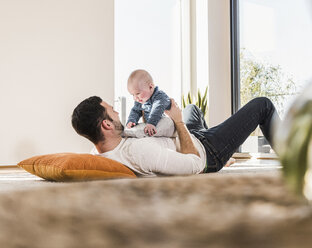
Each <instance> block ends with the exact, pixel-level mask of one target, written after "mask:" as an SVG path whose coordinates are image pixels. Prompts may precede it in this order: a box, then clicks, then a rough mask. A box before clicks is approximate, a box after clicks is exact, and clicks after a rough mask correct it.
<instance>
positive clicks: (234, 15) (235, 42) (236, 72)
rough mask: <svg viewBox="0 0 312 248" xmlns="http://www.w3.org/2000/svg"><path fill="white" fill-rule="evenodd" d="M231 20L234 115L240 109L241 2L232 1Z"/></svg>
mask: <svg viewBox="0 0 312 248" xmlns="http://www.w3.org/2000/svg"><path fill="white" fill-rule="evenodd" d="M230 20H231V110H232V115H233V114H234V113H236V112H237V111H238V109H239V108H240V58H239V56H240V41H239V35H240V32H239V0H230Z"/></svg>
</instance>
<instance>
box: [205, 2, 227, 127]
mask: <svg viewBox="0 0 312 248" xmlns="http://www.w3.org/2000/svg"><path fill="white" fill-rule="evenodd" d="M208 43H209V126H210V127H212V126H215V125H217V124H219V123H221V122H222V121H224V120H225V119H226V118H228V117H230V115H231V43H230V1H229V0H209V1H208Z"/></svg>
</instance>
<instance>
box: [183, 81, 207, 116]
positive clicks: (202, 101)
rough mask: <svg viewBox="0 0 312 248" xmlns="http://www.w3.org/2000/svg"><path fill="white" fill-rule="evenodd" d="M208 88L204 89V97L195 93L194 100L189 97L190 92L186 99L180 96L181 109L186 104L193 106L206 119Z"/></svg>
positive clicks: (198, 92)
mask: <svg viewBox="0 0 312 248" xmlns="http://www.w3.org/2000/svg"><path fill="white" fill-rule="evenodd" d="M207 93H208V86H207V87H206V89H205V92H204V95H203V96H202V94H201V93H200V91H199V90H198V91H197V95H196V98H195V99H193V97H192V96H191V92H188V93H187V96H186V99H184V95H183V96H182V107H183V108H185V107H186V105H188V104H195V105H196V106H197V107H198V108H199V109H200V110H201V111H202V112H203V114H204V117H205V118H207V117H208V95H207Z"/></svg>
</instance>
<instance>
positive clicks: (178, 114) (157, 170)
mask: <svg viewBox="0 0 312 248" xmlns="http://www.w3.org/2000/svg"><path fill="white" fill-rule="evenodd" d="M165 113H166V114H167V115H168V116H169V117H170V118H171V119H172V120H173V122H174V125H175V128H176V131H177V134H178V135H177V137H144V138H129V137H128V138H127V137H126V138H124V137H122V134H123V131H124V127H123V125H122V124H121V122H120V119H119V115H118V112H116V111H115V110H114V109H113V107H112V106H110V105H109V104H107V103H106V102H104V101H103V100H102V99H101V98H100V97H97V96H93V97H90V98H87V99H85V100H84V101H82V102H81V103H80V104H79V105H78V106H77V107H76V108H75V109H74V112H73V115H72V125H73V127H74V129H75V130H76V132H77V133H78V134H80V135H82V136H84V137H86V138H87V139H89V140H90V141H91V142H92V143H93V144H94V145H95V148H96V150H95V154H97V155H99V156H103V157H107V158H110V159H113V160H116V161H118V162H120V163H122V164H124V165H126V166H127V167H128V168H130V169H131V170H133V171H134V172H135V173H136V174H137V175H141V176H156V175H159V174H161V175H188V174H199V173H208V172H217V171H219V170H221V169H222V167H223V166H224V165H225V164H226V163H227V161H228V160H229V158H230V157H231V156H232V155H233V153H234V152H235V151H236V149H237V148H238V147H239V146H240V145H241V144H242V143H243V142H244V141H245V140H246V139H247V137H248V136H249V135H250V134H251V133H252V132H253V131H254V130H255V129H256V127H257V126H258V125H260V128H261V130H262V132H263V134H264V136H265V137H266V139H267V140H268V141H269V143H270V145H271V146H272V133H271V124H272V120H273V117H274V116H275V117H274V118H278V116H277V114H276V110H275V107H274V105H273V104H272V102H271V101H270V100H269V99H267V98H265V97H259V98H255V99H253V100H252V101H250V102H249V103H247V104H246V105H245V106H244V107H242V108H241V109H240V110H239V111H238V112H237V113H235V114H234V115H232V116H231V117H230V118H229V119H227V120H226V121H224V122H223V123H221V124H220V125H218V126H215V127H213V128H208V127H207V125H206V122H205V120H204V118H203V114H202V112H201V111H200V109H199V108H198V107H197V106H196V105H193V104H190V105H188V106H187V107H186V108H185V109H184V110H183V117H182V111H181V109H180V108H179V107H178V105H177V104H176V102H175V101H174V100H172V103H171V109H170V110H168V111H166V112H165Z"/></svg>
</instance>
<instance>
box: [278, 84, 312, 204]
mask: <svg viewBox="0 0 312 248" xmlns="http://www.w3.org/2000/svg"><path fill="white" fill-rule="evenodd" d="M311 94H312V85H310V87H308V88H307V89H305V91H304V92H303V93H302V94H301V95H300V96H299V97H297V99H296V101H295V102H294V103H293V104H292V106H291V108H290V109H289V111H288V113H287V115H286V117H285V120H284V121H283V122H282V123H281V126H280V127H279V128H278V129H277V130H276V131H277V132H276V136H275V143H276V149H277V152H278V155H279V157H280V161H281V163H282V165H283V172H284V177H285V179H286V182H287V183H288V185H289V186H290V188H291V189H292V190H293V191H294V192H296V193H297V194H299V195H303V194H304V195H305V197H306V198H307V199H309V200H312V174H311V173H312V114H311V113H312V98H311Z"/></svg>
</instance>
